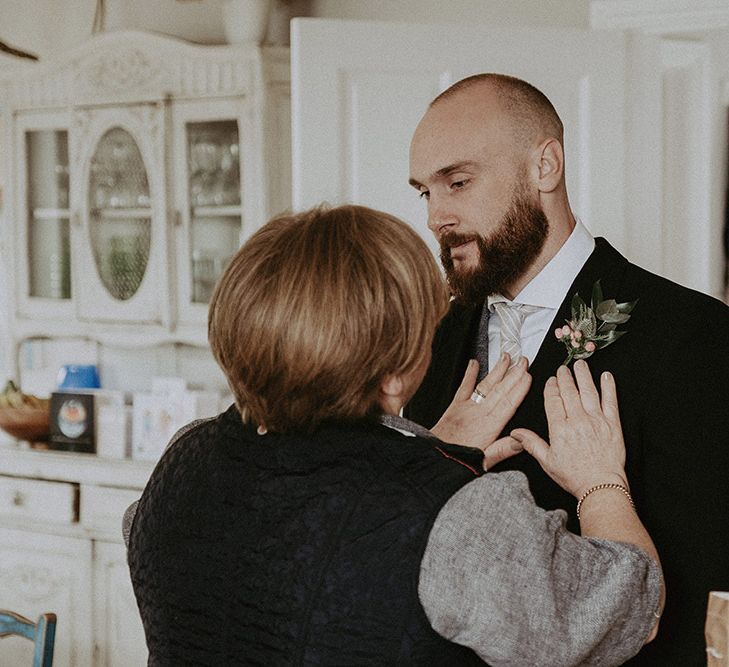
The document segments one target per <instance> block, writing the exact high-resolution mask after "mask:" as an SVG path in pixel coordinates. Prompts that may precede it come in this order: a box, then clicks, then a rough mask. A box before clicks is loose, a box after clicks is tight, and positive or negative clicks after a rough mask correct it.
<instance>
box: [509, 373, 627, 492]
mask: <svg viewBox="0 0 729 667" xmlns="http://www.w3.org/2000/svg"><path fill="white" fill-rule="evenodd" d="M574 373H575V378H576V379H577V386H575V382H574V380H573V379H572V373H570V371H569V369H568V368H566V367H565V366H561V367H560V368H559V370H558V371H557V377H556V378H554V377H551V378H549V380H548V381H547V384H546V385H545V387H544V409H545V411H546V413H547V421H548V422H549V442H550V444H547V443H546V442H545V441H544V440H542V439H541V438H540V437H539V436H538V435H537V434H536V433H533V432H532V431H529V430H527V429H515V430H514V431H512V433H511V435H512V437H513V438H515V439H516V440H518V441H519V442H521V443H522V445H523V447H524V449H526V450H527V451H528V452H529V453H530V454H531V455H532V456H533V457H534V458H535V459H536V460H537V461H538V462H539V465H541V466H542V468H543V469H544V471H545V472H546V473H547V474H548V475H549V476H550V477H551V478H552V479H553V480H554V481H555V482H557V484H559V485H560V486H561V487H562V488H563V489H565V490H566V491H569V492H570V493H571V494H572V495H573V496H575V497H576V498H579V497H580V496H581V495H582V494H583V493H584V492H585V491H586V490H587V489H589V488H590V487H591V486H593V485H595V484H602V483H605V482H615V483H618V484H622V485H623V486H625V487H627V486H628V483H627V481H626V479H625V443H624V441H623V432H622V429H621V427H620V414H619V413H618V397H617V392H616V389H615V380H614V379H613V376H612V374H610V373H607V372H606V373H603V374H602V376H601V378H600V389H601V392H602V402H601V400H600V395H599V394H598V392H597V389H596V388H595V384H594V382H593V381H592V376H591V375H590V370H589V369H588V367H587V363H586V362H585V361H583V360H579V361H576V362H575V365H574Z"/></svg>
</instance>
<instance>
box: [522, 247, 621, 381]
mask: <svg viewBox="0 0 729 667" xmlns="http://www.w3.org/2000/svg"><path fill="white" fill-rule="evenodd" d="M627 266H628V261H627V260H626V259H625V258H624V257H623V256H622V255H621V254H620V253H618V252H617V251H616V250H615V249H614V248H613V247H612V246H611V245H610V244H609V243H608V242H607V241H606V240H605V239H603V238H597V239H595V249H594V250H593V251H592V254H591V255H590V256H589V257H588V259H587V261H586V262H585V265H584V266H583V267H582V269H581V270H580V272H579V273H578V274H577V277H576V278H575V279H574V281H573V282H572V285H571V286H570V288H569V290H567V294H565V297H564V300H563V301H562V305H560V307H559V310H558V311H557V314H556V315H555V317H554V320H553V321H552V324H551V325H550V327H549V329H548V330H547V335H546V336H545V337H544V341H543V342H542V345H541V347H540V348H539V352H538V353H537V356H536V358H535V359H534V363H532V365H531V368H530V372H531V374H532V377H533V378H534V384H533V385H532V386H533V387H537V388H539V390H540V391H541V389H543V388H544V383H545V382H546V381H547V379H548V378H549V377H550V376H551V375H554V374H555V373H556V372H557V368H559V366H560V365H561V364H562V362H563V361H564V360H565V358H566V357H567V350H566V349H565V346H564V343H561V342H560V341H558V340H557V338H556V337H555V335H554V330H555V329H556V328H557V327H561V326H563V325H564V324H565V323H566V322H567V321H568V320H570V319H571V318H572V309H571V304H572V297H573V296H574V295H575V293H579V295H580V296H581V297H582V298H583V299H584V301H585V303H587V304H589V303H590V298H591V295H592V286H593V285H594V284H595V281H597V280H599V281H600V284H601V285H602V289H603V292H604V293H605V294H606V295H608V297H609V298H612V297H614V296H615V295H617V294H618V292H619V288H620V283H621V282H622V278H623V274H624V273H625V269H626V268H627ZM537 378H539V380H540V382H541V384H539V383H537Z"/></svg>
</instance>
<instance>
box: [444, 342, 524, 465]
mask: <svg viewBox="0 0 729 667" xmlns="http://www.w3.org/2000/svg"><path fill="white" fill-rule="evenodd" d="M509 361H510V358H509V355H508V354H504V355H502V357H501V359H499V362H498V363H497V364H496V366H494V368H493V369H492V370H491V372H490V373H489V374H488V375H487V376H486V377H485V378H484V379H483V380H481V382H479V383H478V384H476V378H477V377H478V362H477V361H476V360H475V359H471V360H470V361H469V362H468V367H467V368H466V372H465V374H464V376H463V381H462V382H461V386H460V387H459V388H458V391H457V392H456V395H455V396H454V398H453V401H452V402H451V404H450V405H449V406H448V409H447V410H446V411H445V412H444V413H443V416H442V417H441V418H440V420H439V421H438V423H437V424H436V425H435V426H434V427H433V428H432V429H431V431H432V432H433V433H434V434H435V435H436V436H438V438H440V439H441V440H443V441H444V442H451V443H456V444H459V445H466V446H467V447H478V448H479V449H481V450H483V453H484V469H488V468H491V467H493V466H495V465H496V464H497V463H499V462H500V461H503V460H504V459H507V458H509V457H510V456H513V455H514V454H518V453H519V452H520V451H522V449H523V447H522V444H521V443H520V442H518V441H517V440H516V439H514V438H512V437H510V436H507V437H504V438H499V435H500V434H501V432H502V431H503V429H504V426H506V424H507V423H508V421H509V420H510V419H511V418H512V416H513V415H514V412H516V409H517V408H518V407H519V405H520V404H521V402H522V401H523V400H524V397H525V396H526V394H527V392H528V391H529V387H530V386H531V383H532V376H531V375H529V373H528V371H527V365H528V362H527V360H526V359H525V358H522V359H520V360H519V362H518V363H517V364H516V365H514V366H513V367H512V368H509ZM476 389H478V392H479V393H480V394H481V395H482V396H483V397H484V398H483V399H482V400H481V401H479V402H478V403H477V402H475V401H473V400H472V399H471V397H472V395H473V394H474V391H475V390H476Z"/></svg>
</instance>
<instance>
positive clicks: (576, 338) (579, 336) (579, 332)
mask: <svg viewBox="0 0 729 667" xmlns="http://www.w3.org/2000/svg"><path fill="white" fill-rule="evenodd" d="M580 338H582V332H581V331H580V330H579V329H578V330H577V331H575V340H580Z"/></svg>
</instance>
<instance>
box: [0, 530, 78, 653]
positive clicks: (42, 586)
mask: <svg viewBox="0 0 729 667" xmlns="http://www.w3.org/2000/svg"><path fill="white" fill-rule="evenodd" d="M0 545H1V546H0V590H1V591H2V605H3V607H4V608H6V609H12V610H13V611H17V612H18V613H21V614H23V616H26V617H28V618H31V619H36V618H37V617H38V615H39V614H41V613H43V612H46V611H52V612H53V613H55V614H56V615H57V617H58V624H57V627H56V644H55V652H54V660H53V664H54V665H58V667H64V666H65V667H76V666H78V667H81V666H82V665H91V664H92V663H91V645H92V644H91V641H92V640H91V637H92V634H91V623H90V619H91V543H90V542H89V541H88V540H83V539H78V538H73V537H63V536H60V535H48V534H43V533H40V532H38V533H34V532H28V531H25V530H8V529H5V528H0ZM26 643H27V642H24V643H20V642H18V643H16V644H14V645H8V644H7V643H6V642H5V641H3V646H2V658H0V664H3V665H23V664H30V662H31V658H32V652H31V653H30V657H28V656H29V654H28V649H27V647H26V646H25V644H26Z"/></svg>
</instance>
